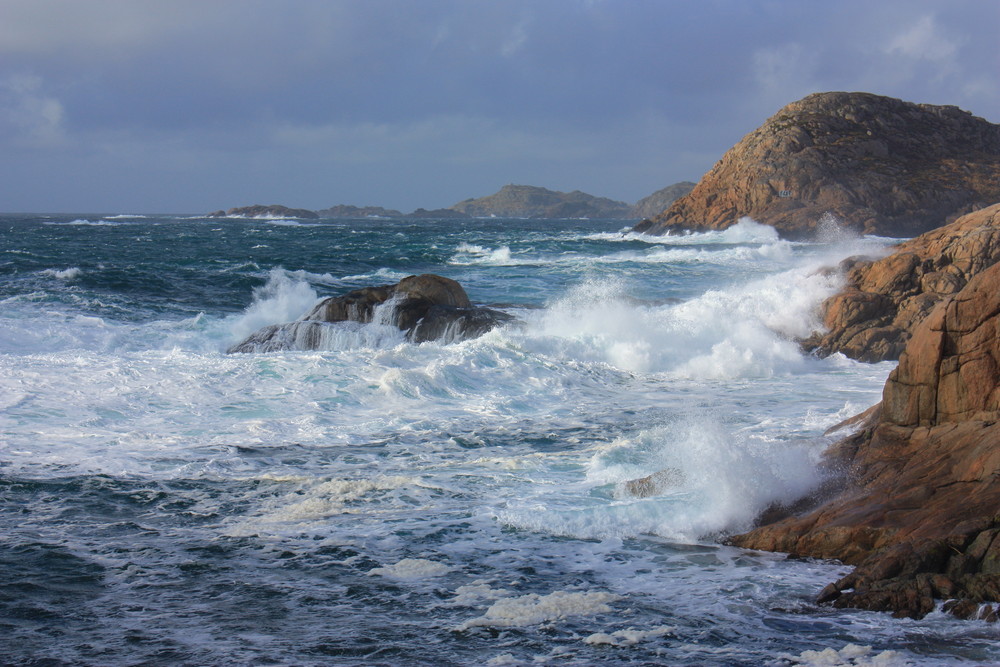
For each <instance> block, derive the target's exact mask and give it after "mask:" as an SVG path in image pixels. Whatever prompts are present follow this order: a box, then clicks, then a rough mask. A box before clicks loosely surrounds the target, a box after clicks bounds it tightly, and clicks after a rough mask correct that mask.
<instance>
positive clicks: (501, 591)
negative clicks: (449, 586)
mask: <svg viewBox="0 0 1000 667" xmlns="http://www.w3.org/2000/svg"><path fill="white" fill-rule="evenodd" d="M510 595H511V592H510V591H509V590H507V589H506V588H492V587H490V585H489V584H486V583H484V582H481V581H480V582H475V583H472V584H468V585H466V586H459V587H458V588H456V589H455V597H453V598H452V599H451V600H449V602H448V604H449V605H453V606H456V607H474V606H477V605H479V604H482V603H483V602H485V601H492V600H496V599H498V598H505V597H510Z"/></svg>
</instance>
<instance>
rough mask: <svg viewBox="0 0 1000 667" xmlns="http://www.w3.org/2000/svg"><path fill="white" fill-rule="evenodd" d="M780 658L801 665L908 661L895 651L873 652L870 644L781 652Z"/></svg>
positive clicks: (851, 666)
mask: <svg viewBox="0 0 1000 667" xmlns="http://www.w3.org/2000/svg"><path fill="white" fill-rule="evenodd" d="M779 657H780V658H783V659H784V660H788V661H790V662H791V664H792V665H801V666H802V667H905V666H906V665H910V664H911V663H910V661H909V660H907V659H905V658H904V657H903V656H902V655H900V654H899V653H898V652H896V651H882V652H881V653H877V654H875V653H873V649H872V647H871V646H858V645H857V644H848V645H847V646H845V647H844V648H842V649H840V650H839V651H838V650H836V649H833V648H826V649H823V650H821V651H803V652H802V653H800V654H799V655H791V654H788V653H782V654H781V655H780V656H779Z"/></svg>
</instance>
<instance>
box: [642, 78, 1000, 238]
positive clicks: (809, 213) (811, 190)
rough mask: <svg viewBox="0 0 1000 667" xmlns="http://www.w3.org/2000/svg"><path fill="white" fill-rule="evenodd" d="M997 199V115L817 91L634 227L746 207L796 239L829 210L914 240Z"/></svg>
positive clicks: (709, 219)
mask: <svg viewBox="0 0 1000 667" xmlns="http://www.w3.org/2000/svg"><path fill="white" fill-rule="evenodd" d="M996 201H1000V125H995V124H993V123H990V122H988V121H986V120H984V119H982V118H977V117H975V116H973V115H972V114H970V113H968V112H966V111H963V110H961V109H959V108H957V107H953V106H934V105H929V104H913V103H910V102H904V101H902V100H897V99H893V98H890V97H881V96H879V95H872V94H869V93H842V92H832V93H816V94H814V95H809V96H808V97H805V98H803V99H801V100H799V101H797V102H793V103H791V104H789V105H787V106H785V107H784V108H782V109H781V110H779V111H778V112H777V113H776V114H775V115H774V116H772V117H771V118H769V119H768V120H767V121H765V123H764V124H763V125H762V126H761V127H760V128H758V129H756V130H754V131H753V132H751V133H750V134H748V135H747V136H746V137H744V138H743V139H742V140H741V141H740V142H739V143H738V144H736V145H735V146H734V147H733V148H731V149H730V150H729V151H727V152H726V154H725V155H724V156H723V157H722V159H720V160H719V161H718V162H717V163H716V164H715V166H714V167H713V168H712V169H711V170H710V171H709V172H708V173H707V174H705V176H704V177H702V179H701V181H699V183H698V185H697V186H696V187H695V188H694V189H693V190H692V191H691V192H690V193H689V194H687V195H685V196H683V197H681V198H680V199H678V200H677V201H675V202H674V203H673V204H671V206H670V208H668V209H667V210H666V211H664V212H663V213H661V214H660V215H657V216H655V217H653V218H651V219H647V220H644V221H643V222H641V223H639V224H638V225H637V226H636V230H637V231H643V232H647V233H650V234H664V233H668V232H673V233H676V232H681V231H684V230H707V229H725V228H726V227H729V226H730V225H733V224H735V223H736V222H738V221H739V219H740V218H741V217H743V216H749V217H751V218H753V219H754V220H757V221H758V222H761V223H764V224H768V225H772V226H774V227H775V228H776V229H777V230H778V231H779V233H781V234H782V235H783V236H785V237H789V238H797V237H804V236H810V235H812V234H814V233H815V232H816V230H817V229H818V227H819V226H820V224H821V221H822V219H823V217H824V215H825V214H827V213H829V214H832V215H833V216H835V217H836V218H838V219H839V220H840V221H842V222H843V224H845V225H846V226H848V227H850V228H852V229H854V230H856V231H859V232H862V233H866V234H878V235H882V236H893V237H900V238H909V237H913V236H917V235H918V234H921V233H923V232H925V231H928V230H930V229H934V228H936V227H938V226H940V225H941V224H942V223H943V222H948V221H950V220H954V219H955V218H956V217H958V216H959V215H962V214H964V213H967V212H969V211H972V210H975V209H977V208H982V207H983V206H986V205H988V204H992V203H994V202H996Z"/></svg>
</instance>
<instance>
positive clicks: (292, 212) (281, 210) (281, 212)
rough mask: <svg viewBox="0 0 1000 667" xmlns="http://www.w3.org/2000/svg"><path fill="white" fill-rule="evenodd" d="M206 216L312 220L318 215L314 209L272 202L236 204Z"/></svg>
mask: <svg viewBox="0 0 1000 667" xmlns="http://www.w3.org/2000/svg"><path fill="white" fill-rule="evenodd" d="M207 217H210V218H221V217H231V218H303V219H306V220H314V219H316V218H318V217H319V215H318V214H317V213H316V212H315V211H309V210H307V209H304V208H288V207H287V206H278V205H277V204H273V205H271V206H261V205H260V204H254V205H253V206H238V207H236V208H231V209H229V210H228V211H226V212H224V213H223V212H222V211H215V212H213V213H209V214H208V216H207Z"/></svg>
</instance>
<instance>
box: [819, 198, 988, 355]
mask: <svg viewBox="0 0 1000 667" xmlns="http://www.w3.org/2000/svg"><path fill="white" fill-rule="evenodd" d="M997 261H1000V204H994V205H993V206H990V207H988V208H985V209H981V210H979V211H976V212H974V213H970V214H968V215H965V216H962V217H961V218H959V219H958V220H956V221H955V222H953V223H951V224H949V225H946V226H944V227H940V228H938V229H935V230H932V231H930V232H927V233H925V234H922V235H921V236H918V237H917V238H914V239H910V240H909V241H906V242H905V243H902V244H900V245H899V246H897V247H896V248H895V250H894V252H893V253H892V254H891V255H889V256H887V257H883V258H881V259H871V258H863V257H852V258H850V259H848V260H846V261H845V262H843V263H842V264H841V267H840V268H841V270H842V271H843V272H844V275H845V281H846V284H845V287H844V289H842V290H841V291H840V292H839V293H838V294H836V295H834V296H833V297H830V298H829V299H827V300H826V301H825V302H824V303H823V305H822V311H823V318H824V321H823V324H824V331H823V332H821V333H816V334H814V335H812V336H810V337H809V338H807V339H806V340H804V341H803V343H802V344H803V347H804V348H805V349H806V350H811V351H815V352H816V353H817V354H819V355H821V356H826V355H828V354H832V353H834V352H841V353H843V354H844V355H846V356H848V357H851V358H852V359H857V360H859V361H868V362H874V361H884V360H890V359H898V358H899V355H900V353H901V352H902V351H903V349H904V348H905V346H906V343H907V342H908V341H909V339H910V335H911V332H912V331H913V329H914V327H915V326H916V325H917V324H918V323H919V322H920V321H921V320H923V319H924V318H925V317H926V316H927V315H928V314H929V313H930V312H931V310H932V309H933V308H934V306H936V305H937V304H938V303H939V302H941V301H942V300H943V299H945V298H947V297H949V296H951V295H953V294H956V293H957V292H959V291H960V290H961V289H962V288H964V287H965V286H966V284H968V282H969V280H971V279H972V277H973V276H975V275H976V274H978V273H980V272H981V271H983V270H984V269H986V268H988V267H990V266H992V265H993V264H995V263H996V262H997Z"/></svg>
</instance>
